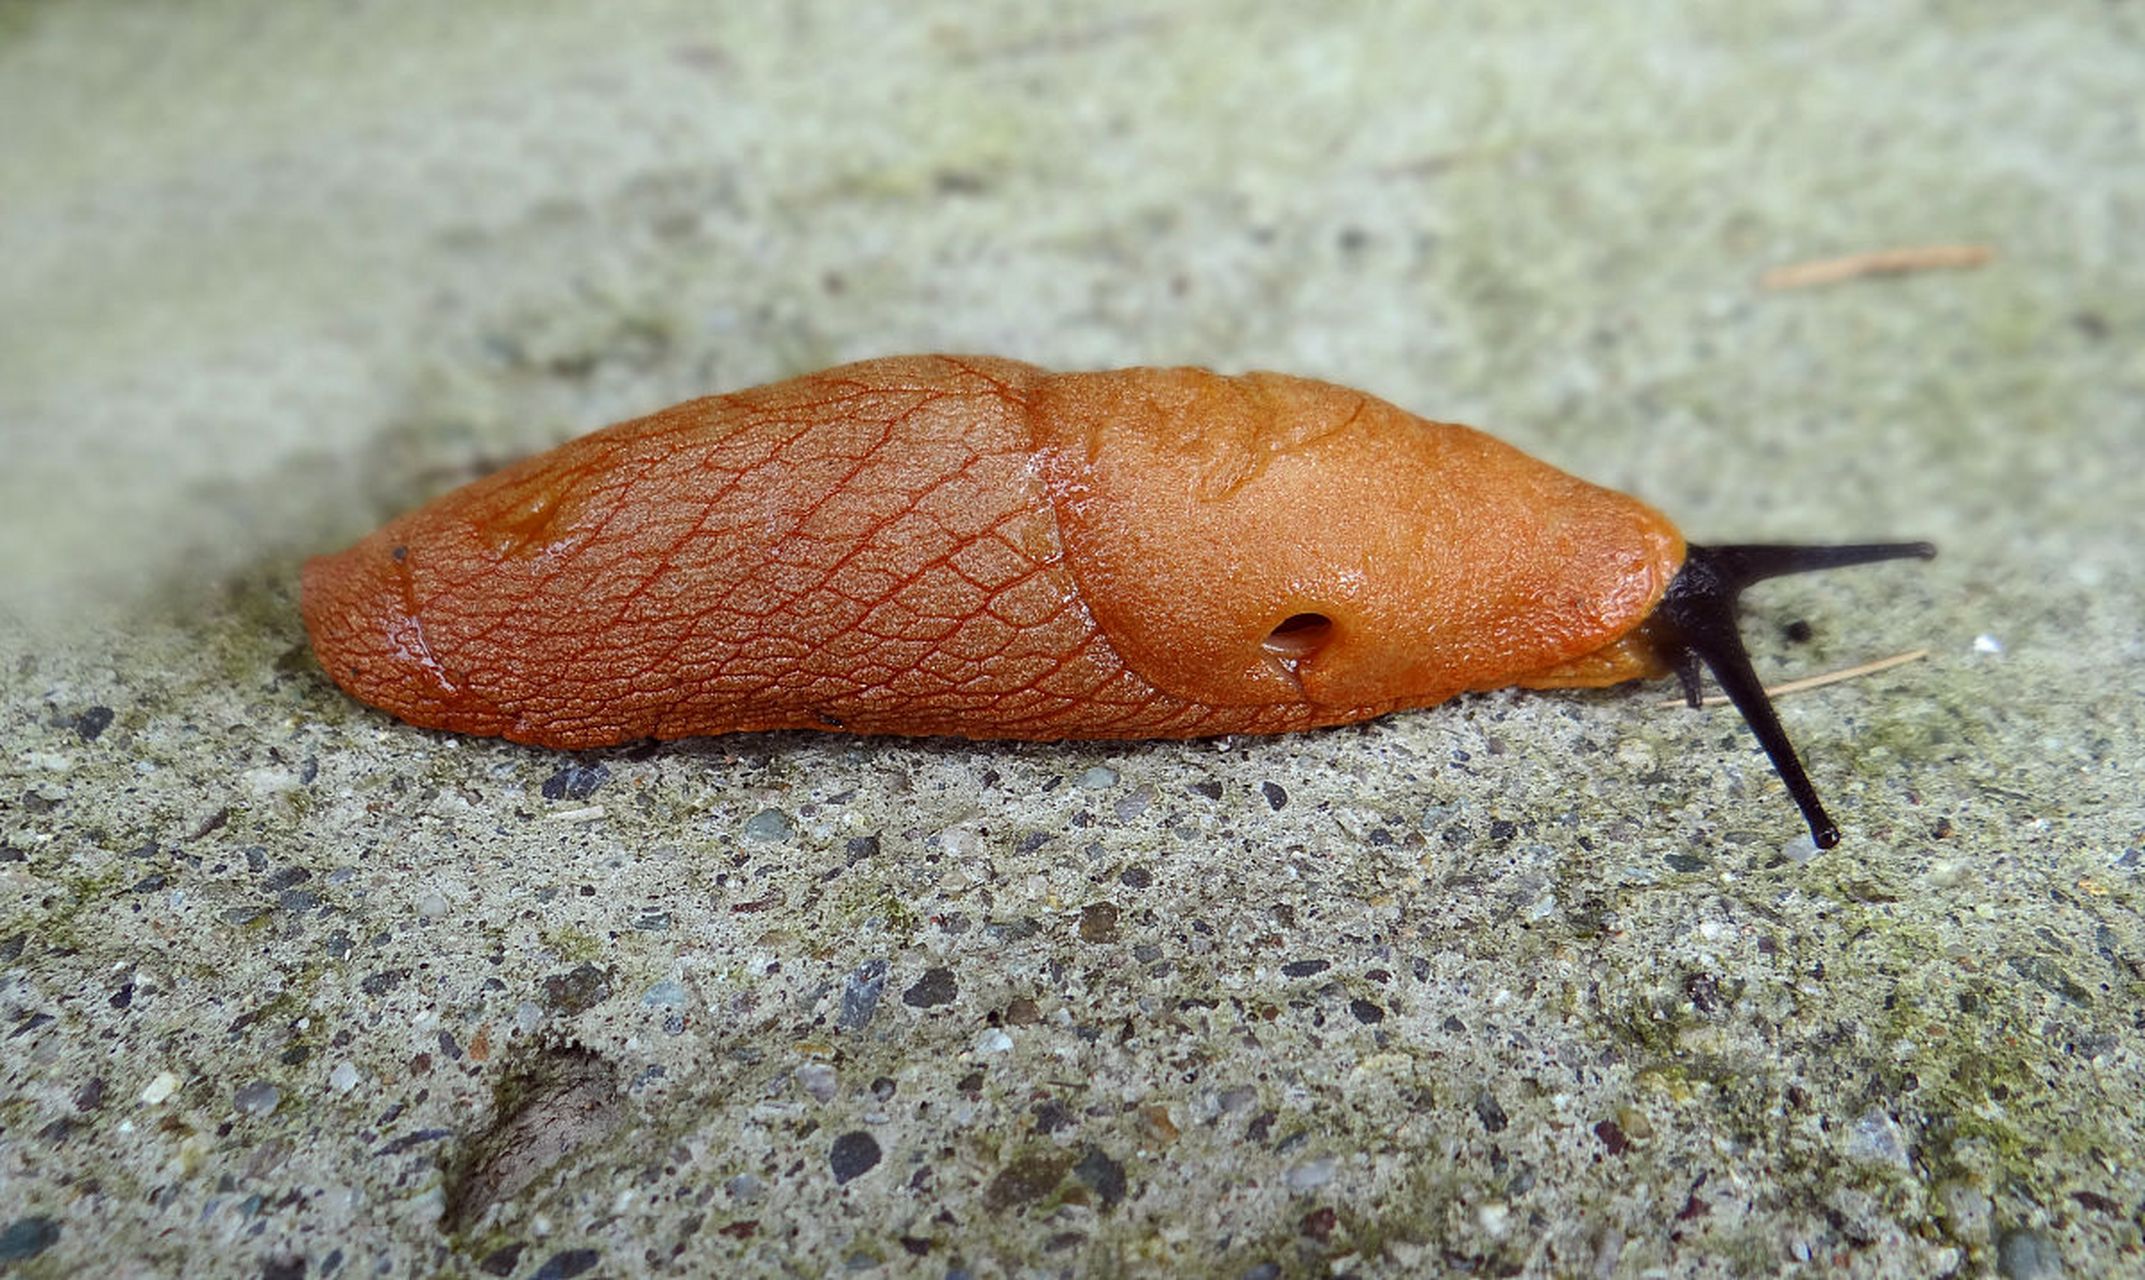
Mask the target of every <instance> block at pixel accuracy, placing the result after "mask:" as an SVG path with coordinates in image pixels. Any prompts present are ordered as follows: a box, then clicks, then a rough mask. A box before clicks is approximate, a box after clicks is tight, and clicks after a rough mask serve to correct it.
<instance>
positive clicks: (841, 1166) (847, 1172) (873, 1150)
mask: <svg viewBox="0 0 2145 1280" xmlns="http://www.w3.org/2000/svg"><path fill="white" fill-rule="evenodd" d="M878 1163H879V1140H878V1139H877V1138H874V1137H872V1136H871V1135H870V1134H868V1133H866V1132H864V1131H863V1130H861V1129H856V1130H852V1131H850V1132H848V1133H845V1134H843V1135H842V1136H841V1137H839V1138H836V1139H835V1140H834V1147H833V1149H832V1150H830V1151H828V1152H827V1167H828V1168H830V1169H832V1170H833V1171H834V1181H835V1182H836V1183H837V1184H844V1183H848V1182H850V1181H851V1180H853V1179H856V1178H861V1177H863V1176H864V1175H865V1174H867V1173H870V1172H871V1171H872V1169H873V1168H875V1167H876V1166H877V1165H878Z"/></svg>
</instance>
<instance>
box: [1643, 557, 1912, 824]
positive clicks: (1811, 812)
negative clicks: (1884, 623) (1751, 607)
mask: <svg viewBox="0 0 2145 1280" xmlns="http://www.w3.org/2000/svg"><path fill="white" fill-rule="evenodd" d="M1935 554H1936V548H1935V547H1934V546H1931V545H1930V544H1929V543H1926V542H1878V543H1860V544H1851V545H1844V546H1830V547H1800V546H1775V545H1745V546H1720V547H1701V546H1688V547H1686V548H1685V554H1684V561H1683V568H1682V569H1681V570H1680V571H1678V572H1677V574H1676V576H1675V578H1674V580H1672V581H1671V582H1670V583H1669V584H1668V593H1667V594H1666V595H1664V596H1663V597H1662V598H1661V603H1660V604H1659V605H1658V606H1656V607H1655V609H1654V611H1653V613H1652V615H1651V616H1650V617H1648V618H1647V620H1646V623H1645V625H1644V626H1643V627H1642V628H1641V629H1640V630H1641V634H1642V636H1643V638H1644V639H1645V640H1646V641H1647V642H1648V644H1649V645H1650V646H1651V648H1652V649H1653V652H1654V654H1655V655H1656V656H1657V657H1658V658H1660V660H1661V661H1663V662H1664V663H1666V664H1667V665H1668V666H1669V667H1670V668H1672V669H1673V670H1674V671H1675V673H1676V676H1677V678H1678V679H1680V680H1681V681H1682V682H1683V694H1684V697H1685V699H1686V700H1688V701H1689V703H1690V704H1691V705H1692V706H1694V707H1695V706H1698V705H1699V701H1700V698H1699V693H1700V682H1701V680H1702V676H1701V675H1700V671H1699V668H1700V667H1701V665H1703V666H1705V667H1708V668H1711V670H1712V672H1713V678H1714V679H1715V680H1717V681H1719V682H1720V687H1721V690H1722V692H1724V693H1726V694H1727V695H1728V698H1729V700H1730V701H1731V702H1733V703H1735V706H1736V710H1738V711H1740V712H1742V713H1743V719H1744V720H1745V721H1747V722H1748V723H1749V725H1750V731H1751V732H1752V733H1755V734H1756V735H1758V743H1759V745H1760V746H1763V747H1764V748H1765V754H1766V755H1768V756H1770V757H1771V758H1772V762H1773V768H1774V769H1776V770H1778V771H1779V774H1780V781H1781V782H1783V783H1785V784H1786V785H1787V789H1788V794H1789V795H1791V796H1793V797H1794V798H1795V804H1796V805H1797V807H1799V808H1800V809H1801V810H1802V816H1803V819H1804V821H1806V822H1808V823H1809V824H1810V839H1811V840H1813V841H1815V842H1816V844H1817V847H1818V848H1820V849H1830V848H1831V847H1833V846H1834V845H1836V844H1838V843H1839V842H1840V829H1839V826H1838V825H1837V824H1835V823H1834V822H1833V821H1832V818H1831V817H1830V816H1829V815H1828V814H1826V812H1825V807H1824V805H1822V804H1820V803H1819V802H1818V799H1817V790H1816V788H1814V787H1812V786H1811V785H1810V777H1809V775H1808V774H1807V773H1805V772H1803V768H1802V761H1801V760H1800V759H1799V758H1797V756H1796V754H1795V746H1794V744H1793V743H1791V742H1789V741H1788V736H1787V730H1785V729H1783V728H1781V726H1780V717H1779V716H1778V715H1776V714H1774V712H1773V704H1772V699H1770V698H1768V697H1766V695H1765V686H1764V685H1763V684H1761V683H1760V682H1759V680H1758V676H1757V672H1755V671H1754V670H1752V669H1751V665H1750V654H1749V653H1748V652H1747V651H1746V650H1745V649H1744V648H1743V636H1742V633H1741V632H1740V631H1738V630H1737V629H1736V625H1735V620H1736V608H1737V605H1738V602H1739V601H1740V600H1741V598H1742V594H1743V589H1744V588H1745V587H1748V586H1749V585H1750V584H1751V583H1753V582H1760V581H1763V580H1764V579H1766V578H1775V577H1779V576H1780V575H1782V574H1789V573H1809V572H1811V571H1814V570H1818V569H1838V568H1843V567H1845V566H1847V565H1854V564H1870V563H1873V562H1875V561H1879V560H1908V559H1913V560H1927V559H1929V558H1930V557H1931V556H1934V555H1935Z"/></svg>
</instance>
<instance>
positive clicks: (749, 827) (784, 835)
mask: <svg viewBox="0 0 2145 1280" xmlns="http://www.w3.org/2000/svg"><path fill="white" fill-rule="evenodd" d="M794 831H795V828H793V827H792V826H791V825H790V820H789V815H788V814H786V813H784V812H782V811H781V810H780V809H762V810H760V811H759V812H758V813H755V814H753V815H752V816H751V817H750V818H747V819H746V820H745V838H746V839H747V840H758V841H760V842H762V843H764V844H774V843H777V842H779V841H783V840H787V839H789V838H790V836H791V835H792V834H793V833H794Z"/></svg>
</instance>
